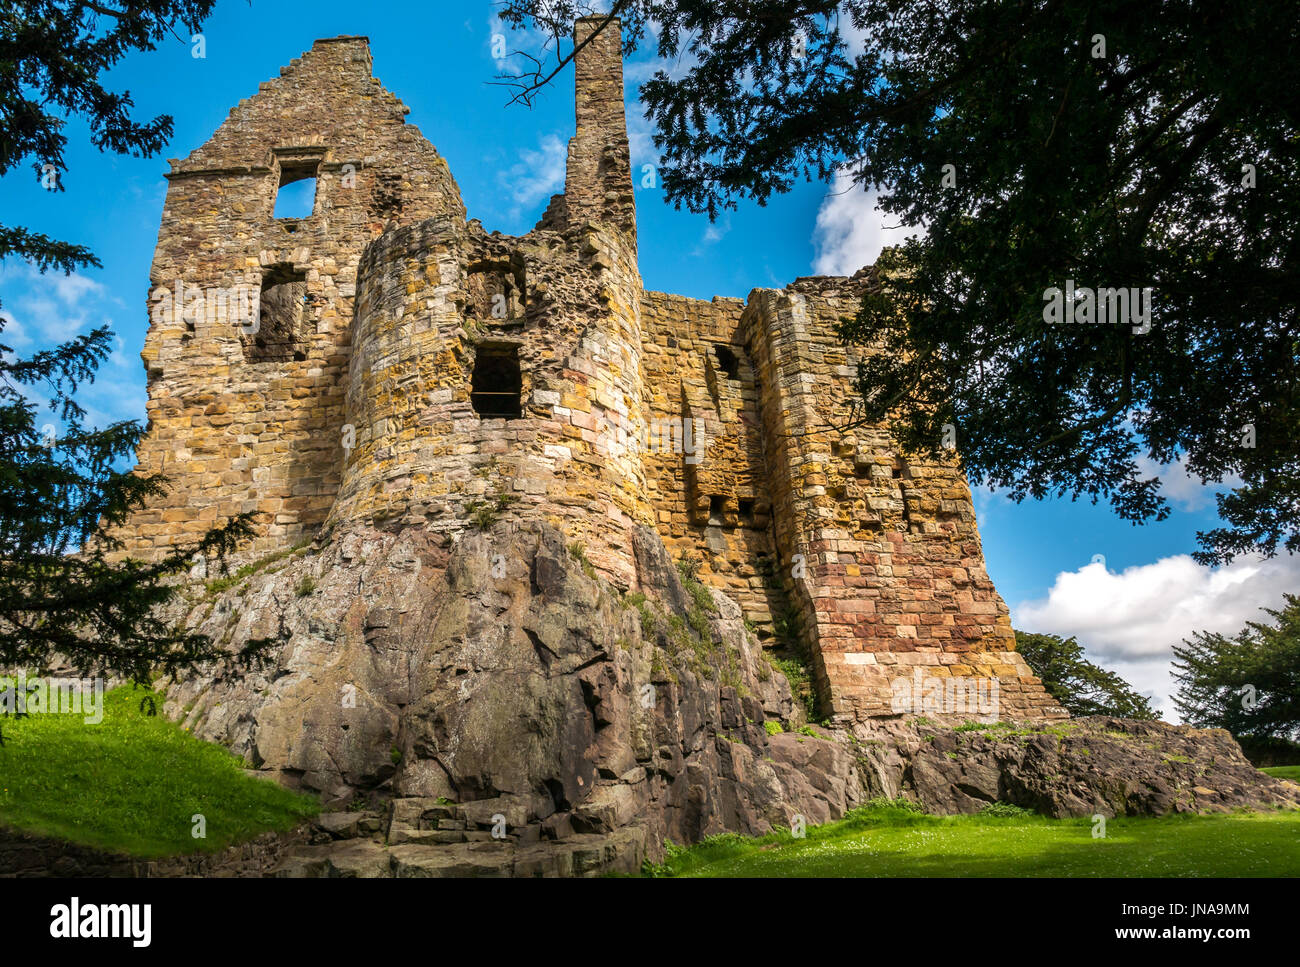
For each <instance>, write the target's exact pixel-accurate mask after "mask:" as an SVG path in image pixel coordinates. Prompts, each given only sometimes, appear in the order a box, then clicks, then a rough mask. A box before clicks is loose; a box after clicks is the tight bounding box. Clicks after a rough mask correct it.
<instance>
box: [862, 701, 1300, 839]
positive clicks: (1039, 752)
mask: <svg viewBox="0 0 1300 967" xmlns="http://www.w3.org/2000/svg"><path fill="white" fill-rule="evenodd" d="M863 747H864V749H865V750H866V754H865V756H864V758H865V760H867V761H866V762H864V763H863V772H864V774H866V775H867V776H868V777H869V781H871V782H873V783H874V784H875V785H876V786H878V787H880V788H883V789H884V790H885V794H886V795H889V796H893V795H905V796H907V797H908V798H910V799H914V800H915V801H916V802H918V803H919V804H920V805H921V806H922V807H923V808H924V809H925V810H926V811H927V812H931V813H973V812H978V811H979V810H981V809H983V808H984V807H985V806H987V805H988V804H989V803H993V802H1004V803H1011V804H1013V805H1017V806H1021V807H1023V808H1025V809H1030V810H1033V811H1034V812H1038V813H1042V814H1043V815H1047V816H1055V817H1065V816H1093V815H1097V814H1100V815H1103V816H1107V817H1112V816H1162V815H1166V814H1169V813H1188V812H1198V813H1214V812H1228V811H1231V810H1234V809H1252V810H1266V809H1278V808H1290V809H1294V808H1300V786H1297V785H1296V784H1295V783H1290V782H1284V781H1282V780H1280V779H1274V778H1272V777H1270V776H1268V775H1266V774H1264V773H1262V772H1260V771H1258V770H1257V769H1256V768H1255V767H1254V766H1252V765H1251V764H1250V762H1249V761H1248V760H1247V759H1246V757H1245V756H1244V755H1243V754H1242V751H1241V747H1240V746H1238V745H1237V743H1236V741H1235V740H1234V739H1233V738H1232V736H1231V735H1229V734H1228V733H1227V732H1225V731H1223V730H1221V729H1194V728H1191V727H1189V726H1178V725H1170V724H1168V723H1166V722H1145V721H1135V720H1132V719H1118V718H1110V717H1106V716H1094V717H1091V718H1083V719H1072V720H1070V721H1069V722H1064V723H1057V724H1053V725H1050V726H1041V725H1039V726H1034V725H1016V724H1014V723H997V724H993V725H989V726H977V727H973V728H970V729H968V730H961V731H958V730H954V729H937V728H930V727H928V726H924V725H915V724H912V725H898V726H894V727H892V728H889V729H882V730H877V731H874V732H872V733H870V734H869V737H868V738H867V741H866V743H865V744H864V746H863Z"/></svg>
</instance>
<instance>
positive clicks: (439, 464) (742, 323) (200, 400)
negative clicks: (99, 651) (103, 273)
mask: <svg viewBox="0 0 1300 967" xmlns="http://www.w3.org/2000/svg"><path fill="white" fill-rule="evenodd" d="M596 22H597V21H594V20H584V21H579V22H578V25H577V32H578V36H579V38H580V39H581V38H582V37H583V36H585V35H586V32H589V31H591V30H592V29H593V26H594V24H595V23H596ZM576 80H577V88H576V120H577V131H576V134H575V136H574V137H573V139H572V140H571V141H570V144H569V155H568V171H567V180H566V184H565V191H564V194H562V195H557V196H555V197H554V198H553V199H552V201H551V204H550V205H549V207H548V208H547V210H546V212H545V214H544V215H543V217H542V219H541V221H540V222H539V223H538V224H537V226H536V227H535V228H534V229H533V231H531V232H529V233H528V234H527V235H523V236H519V237H511V236H505V235H501V234H499V233H491V234H489V233H487V232H485V231H484V230H483V228H482V227H481V226H480V224H479V223H478V221H476V220H473V219H470V220H467V219H466V211H465V207H464V205H463V203H462V201H461V198H460V193H459V190H458V188H457V186H456V182H455V180H454V179H453V178H452V175H451V172H450V171H449V170H448V167H447V164H446V162H445V161H444V160H443V158H442V157H440V156H439V154H438V152H437V151H436V150H435V149H434V148H433V146H432V145H430V144H429V143H428V142H427V141H426V140H425V139H424V138H423V137H422V136H421V134H420V132H419V131H417V130H416V129H415V128H414V127H412V126H411V125H408V124H406V123H405V120H404V116H405V115H406V113H407V109H406V107H404V106H403V105H402V103H401V102H400V101H398V100H397V98H396V97H394V96H393V95H392V94H390V93H389V92H388V91H386V90H384V88H383V87H382V86H381V85H380V83H379V82H378V81H377V80H376V79H375V78H374V77H373V76H372V75H371V58H370V51H369V47H368V45H367V42H366V40H365V38H361V37H336V38H331V39H328V40H321V41H317V42H316V44H315V45H314V46H313V47H312V49H311V50H310V51H308V52H307V53H306V54H304V55H303V56H302V57H301V58H299V59H297V60H294V61H293V62H292V63H290V64H289V66H288V67H285V68H284V69H283V70H282V71H281V72H280V76H279V77H278V78H276V79H273V80H271V81H268V82H266V83H264V84H263V85H261V89H260V90H259V92H258V93H257V94H256V95H254V96H253V97H251V98H249V99H248V100H245V101H241V102H240V103H239V104H238V105H237V106H236V107H235V108H234V110H233V111H232V112H231V114H230V116H229V118H227V120H226V121H225V122H224V123H223V124H222V125H221V127H220V128H219V129H218V130H217V132H216V133H215V134H214V135H213V137H212V139H211V140H210V141H208V143H207V144H205V145H203V146H202V147H200V148H199V149H197V150H196V151H194V152H193V153H192V154H191V155H190V156H189V157H188V158H186V159H185V160H184V161H173V162H172V170H171V171H170V172H169V173H168V176H167V177H168V181H169V187H168V193H167V201H166V205H165V207H164V211H163V218H162V227H161V229H160V232H159V236H158V247H157V251H156V253H155V256H154V262H153V268H152V272H151V278H150V303H149V308H150V313H151V325H150V329H149V333H148V337H147V339H146V342H145V349H144V353H143V357H144V361H145V366H146V368H147V370H148V388H149V404H148V415H149V430H148V433H147V436H146V437H145V439H144V441H143V442H142V443H141V445H140V449H139V455H138V459H139V469H140V470H141V471H146V472H151V471H162V472H164V473H165V474H167V475H168V477H169V478H170V480H171V483H172V488H173V489H172V490H171V492H170V493H169V495H168V496H167V497H166V498H165V499H163V500H161V501H159V502H158V503H156V504H155V505H153V506H151V507H150V508H149V509H148V510H147V511H145V512H142V513H140V514H139V515H138V516H137V517H136V518H135V519H134V520H133V521H132V523H131V526H130V527H129V528H128V530H127V531H126V533H125V535H124V536H125V537H126V540H127V549H128V552H129V553H130V554H132V555H135V556H140V557H148V556H150V555H153V554H156V553H159V552H160V551H161V550H163V549H164V548H166V547H169V546H171V545H173V544H174V543H175V542H178V541H183V540H185V539H189V538H194V537H196V536H198V535H199V534H200V533H202V532H203V531H204V530H206V529H207V528H208V527H209V526H211V525H212V524H213V523H215V522H216V521H218V520H221V519H224V518H227V517H229V516H231V515H234V514H238V513H241V512H252V513H254V514H255V515H256V520H257V522H258V535H259V536H258V538H257V541H256V546H255V547H254V548H253V549H252V550H253V551H254V552H256V553H258V554H262V553H266V552H269V551H273V550H276V549H279V548H283V547H287V546H290V545H293V544H295V543H298V542H301V541H302V540H304V539H307V538H310V537H312V536H314V535H318V534H323V533H329V532H333V531H335V530H337V529H339V528H346V527H350V526H360V525H365V526H379V527H399V526H420V527H426V528H431V529H435V530H439V531H446V532H450V533H455V532H459V531H461V530H463V529H464V528H466V527H468V526H473V523H472V522H473V521H474V519H475V518H476V516H480V517H481V515H482V514H484V513H488V514H497V515H500V516H502V517H504V518H506V519H510V518H514V519H526V518H530V517H531V518H542V519H546V520H548V521H550V522H552V523H555V524H557V525H559V526H561V527H562V528H563V529H564V530H565V531H566V532H567V533H568V535H569V537H570V539H571V540H573V541H574V542H575V543H579V544H581V546H582V547H583V548H584V551H585V554H586V556H587V558H588V559H589V560H590V561H591V562H592V563H593V564H594V566H595V567H596V568H597V569H598V570H599V571H600V572H601V573H602V574H603V575H604V576H605V577H607V578H608V579H609V580H610V581H612V582H613V583H615V584H616V585H618V586H619V587H622V588H635V587H636V586H637V583H638V577H637V561H636V560H635V559H634V555H633V554H632V552H631V550H630V548H631V546H632V544H631V541H630V540H629V539H628V536H629V534H630V532H631V530H632V529H633V528H636V527H641V526H648V527H651V528H654V529H655V530H656V531H657V532H658V533H659V535H660V536H661V537H662V539H663V541H664V542H665V543H666V544H667V545H668V547H669V549H670V551H671V552H672V553H673V554H674V555H675V556H681V555H690V556H692V557H695V558H699V559H700V560H701V562H702V563H701V568H700V576H701V578H702V580H704V581H705V582H707V583H709V584H711V585H713V586H714V587H717V588H718V589H720V590H722V591H724V592H725V593H727V594H728V595H730V596H732V597H733V598H734V599H735V600H736V601H737V602H739V603H740V605H741V606H742V608H743V609H744V611H745V612H746V614H747V615H748V616H749V618H750V620H751V621H752V622H753V624H754V626H755V627H756V629H757V631H758V633H759V635H760V637H763V638H765V639H768V640H770V641H772V642H774V643H775V642H776V641H778V640H780V639H781V638H783V637H787V638H788V636H790V635H795V636H798V637H799V638H801V639H802V643H803V645H804V647H805V648H806V649H807V651H808V652H809V654H810V655H811V656H812V661H813V665H814V668H815V672H816V675H817V677H818V679H819V686H820V690H821V693H822V695H823V697H824V698H825V699H827V700H828V701H829V703H830V706H831V708H832V710H833V712H834V714H835V715H836V716H838V717H841V718H842V719H845V720H848V719H863V718H869V717H876V716H888V715H891V714H895V712H896V709H895V708H894V707H893V706H892V704H891V694H892V693H891V684H892V683H893V682H894V680H895V679H897V678H900V677H905V678H907V679H908V680H909V681H912V680H914V676H916V674H917V671H918V669H919V670H920V672H921V678H929V679H931V680H933V679H936V678H938V679H954V678H960V679H979V680H985V681H987V680H994V679H996V681H997V682H998V684H999V687H1000V704H1001V709H1002V715H1003V716H1004V717H1044V716H1048V717H1056V716H1060V715H1063V714H1064V713H1063V712H1061V710H1060V709H1059V708H1058V707H1057V706H1056V704H1055V703H1054V702H1053V701H1052V700H1051V699H1050V698H1049V697H1048V696H1047V694H1046V692H1045V691H1044V690H1043V689H1042V687H1041V685H1040V684H1039V682H1038V681H1037V680H1036V679H1035V678H1033V677H1032V675H1031V673H1030V671H1029V668H1028V666H1027V665H1025V663H1024V662H1023V660H1022V659H1021V658H1020V657H1019V656H1017V655H1016V654H1015V651H1014V638H1013V635H1012V631H1011V626H1010V622H1009V618H1008V614H1007V608H1006V606H1005V604H1004V603H1003V602H1002V600H1001V598H999V596H998V594H997V591H996V590H995V589H994V587H993V584H992V582H991V581H990V580H989V577H988V575H987V573H986V572H985V570H984V564H983V556H982V551H981V548H980V541H979V535H978V534H977V532H976V528H975V516H974V512H973V509H972V505H971V498H970V492H969V490H968V488H967V485H966V483H965V481H964V479H963V477H962V475H961V473H960V471H959V470H958V468H957V466H956V464H955V462H943V461H933V460H926V459H914V458H912V457H910V456H908V455H906V454H904V453H901V452H899V450H898V448H897V447H896V446H895V445H894V443H893V440H892V439H891V437H890V434H889V431H888V428H887V427H884V426H874V427H867V428H858V429H855V430H852V431H843V432H841V431H839V430H836V429H835V428H834V425H836V424H839V425H844V424H845V422H846V419H845V417H846V413H847V401H848V400H849V399H851V398H852V377H853V375H854V373H855V363H856V360H855V359H854V357H853V356H852V355H850V353H849V352H847V351H846V349H845V347H844V346H842V345H841V344H840V343H839V342H838V340H837V339H836V337H835V333H834V324H835V322H836V320H838V319H839V318H841V317H843V316H846V315H849V314H851V313H852V312H853V311H854V310H855V307H856V304H857V302H858V299H859V297H860V295H861V292H862V290H863V287H864V286H867V285H870V284H871V280H872V276H871V273H870V272H869V271H868V270H865V269H864V270H863V271H862V272H859V273H858V274H857V275H856V276H854V277H853V278H806V279H799V280H797V281H795V282H794V283H793V284H791V285H790V286H788V287H787V288H785V289H755V290H754V291H753V292H751V293H750V295H749V297H748V299H746V300H744V301H741V300H739V299H727V298H715V299H713V300H712V301H700V300H696V299H688V298H684V297H682V296H675V295H667V294H664V293H660V292H648V291H646V290H645V289H644V287H643V285H642V283H641V278H640V275H639V274H638V268H637V238H636V212H635V204H634V198H633V189H632V178H631V170H630V162H629V157H628V142H627V131H626V122H625V117H624V110H623V83H622V62H621V57H620V51H619V36H618V33H617V31H605V32H603V33H601V34H600V35H599V36H598V37H597V38H596V39H595V41H594V42H593V43H591V44H589V45H588V46H587V47H585V48H584V49H583V50H582V51H581V52H580V54H579V56H578V58H577V63H576ZM298 182H313V183H314V185H315V196H314V203H313V204H312V205H311V208H310V212H309V213H308V214H305V215H303V216H302V217H298V218H277V217H276V214H275V212H276V201H277V196H278V194H279V193H280V192H281V191H282V190H285V189H286V188H287V187H288V186H291V185H294V184H295V183H298ZM863 351H870V349H869V348H867V349H864V350H863ZM918 680H919V679H918Z"/></svg>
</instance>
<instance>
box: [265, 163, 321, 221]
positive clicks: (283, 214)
mask: <svg viewBox="0 0 1300 967" xmlns="http://www.w3.org/2000/svg"><path fill="white" fill-rule="evenodd" d="M317 168H318V163H317V162H312V163H310V164H295V165H284V166H282V167H281V168H280V186H279V188H278V189H277V190H276V193H275V207H274V210H273V215H274V217H275V218H309V217H310V216H311V215H312V214H313V213H314V212H315V211H316V171H317Z"/></svg>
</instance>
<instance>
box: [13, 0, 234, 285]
mask: <svg viewBox="0 0 1300 967" xmlns="http://www.w3.org/2000/svg"><path fill="white" fill-rule="evenodd" d="M212 6H213V0H132V2H130V3H114V2H111V0H104V2H101V3H79V2H75V0H74V2H68V0H5V2H3V3H0V175H3V174H7V173H8V172H9V171H11V170H13V169H14V168H16V167H17V166H18V165H20V164H22V162H23V161H24V160H25V159H27V158H31V159H32V169H33V171H34V172H35V175H36V177H37V178H38V179H48V180H49V182H48V183H49V184H50V186H51V190H52V191H62V190H63V184H62V181H63V175H64V173H65V172H66V171H67V165H66V164H64V161H63V149H64V146H65V145H66V144H67V142H68V139H67V137H66V136H65V135H64V133H63V129H64V126H65V124H66V119H67V118H68V117H72V116H80V117H82V118H84V119H85V120H86V121H87V122H88V123H89V125H90V140H91V143H93V144H94V145H95V147H97V148H99V149H100V150H102V151H112V152H114V153H116V154H129V155H134V156H135V157H137V158H148V157H151V156H153V155H155V154H157V153H158V152H159V151H160V150H161V149H162V148H163V147H164V146H165V145H166V144H167V142H168V141H170V140H171V136H172V119H171V117H170V116H168V115H165V114H164V115H160V116H158V117H156V118H154V119H153V120H151V121H146V122H144V123H142V124H141V123H137V122H136V121H134V120H132V118H131V108H132V106H133V104H132V101H131V95H130V93H129V92H125V91H124V92H122V93H117V92H115V91H111V90H108V89H106V88H105V87H104V86H103V83H102V78H101V76H100V75H101V74H103V73H105V72H107V71H109V70H110V69H112V67H113V66H114V65H115V64H116V63H117V62H118V61H119V60H121V59H122V58H123V57H124V56H125V55H127V54H129V53H132V52H133V51H137V50H154V49H155V47H156V45H157V43H158V42H159V41H162V40H166V39H168V38H175V37H178V35H177V34H176V28H177V27H180V28H182V29H183V30H184V31H185V37H184V38H183V41H184V42H188V40H189V37H190V35H191V34H194V33H198V32H199V30H200V28H201V27H202V24H203V21H204V20H205V19H207V16H208V14H209V13H210V12H211V10H212ZM47 165H48V166H49V167H48V168H47V167H46V166H47ZM8 256H17V257H19V258H24V259H29V260H31V262H32V263H33V264H34V265H35V266H36V267H37V268H38V269H40V270H41V271H42V272H45V271H48V270H49V269H61V270H63V271H64V272H71V271H72V270H73V269H74V268H76V267H77V266H80V265H99V264H100V263H99V260H98V259H97V258H95V255H94V253H92V252H91V251H90V250H89V249H87V248H85V247H84V246H81V245H75V244H72V243H69V242H61V241H57V240H55V239H51V238H49V237H47V236H45V235H42V234H40V233H39V232H34V231H31V230H30V229H27V228H23V227H22V226H14V225H2V224H0V258H5V257H8Z"/></svg>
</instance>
